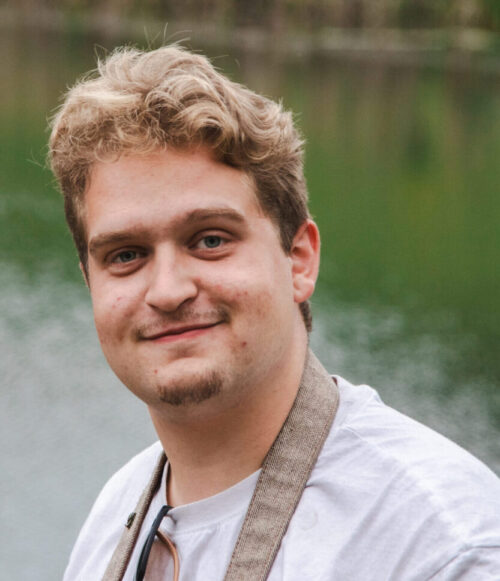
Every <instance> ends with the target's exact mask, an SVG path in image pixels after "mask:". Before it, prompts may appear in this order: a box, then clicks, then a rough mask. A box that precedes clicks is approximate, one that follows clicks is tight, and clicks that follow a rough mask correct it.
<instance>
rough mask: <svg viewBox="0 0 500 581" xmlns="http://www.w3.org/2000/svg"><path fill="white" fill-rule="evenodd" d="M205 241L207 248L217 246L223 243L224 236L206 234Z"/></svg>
mask: <svg viewBox="0 0 500 581" xmlns="http://www.w3.org/2000/svg"><path fill="white" fill-rule="evenodd" d="M203 242H204V243H205V247H206V248H217V247H218V246H220V245H221V244H222V238H221V237H220V236H205V237H204V238H203Z"/></svg>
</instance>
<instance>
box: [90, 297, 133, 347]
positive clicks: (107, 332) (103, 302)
mask: <svg viewBox="0 0 500 581" xmlns="http://www.w3.org/2000/svg"><path fill="white" fill-rule="evenodd" d="M92 304H93V309H94V321H95V326H96V330H97V334H98V336H99V340H100V342H101V344H102V345H103V346H104V345H107V344H110V343H113V342H114V341H116V340H119V339H120V338H121V337H122V336H123V332H124V330H125V329H126V328H127V326H128V323H129V322H130V320H131V315H132V312H133V307H132V302H131V301H130V300H127V297H126V296H124V295H122V294H119V295H111V294H110V295H103V296H102V297H101V296H95V295H93V296H92Z"/></svg>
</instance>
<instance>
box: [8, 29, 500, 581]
mask: <svg viewBox="0 0 500 581" xmlns="http://www.w3.org/2000/svg"><path fill="white" fill-rule="evenodd" d="M3 32H4V34H3V36H2V38H1V39H0V47H1V50H2V54H3V55H5V57H4V60H3V77H2V91H0V103H1V107H0V128H1V136H2V139H1V145H0V147H1V149H0V154H1V157H0V176H1V177H0V240H1V247H2V255H1V257H0V284H1V293H0V348H1V352H2V358H1V376H0V377H1V378H2V381H1V384H0V397H1V407H0V430H1V441H2V443H3V446H4V452H3V455H2V471H1V474H2V476H1V479H0V492H1V498H2V501H1V508H0V511H1V516H2V523H3V527H4V541H3V542H2V544H1V546H0V561H1V562H2V575H3V576H4V577H5V578H6V579H14V578H15V579H17V580H24V579H26V580H32V579H37V580H39V581H44V580H47V581H48V580H53V579H57V578H60V577H61V575H62V571H63V569H64V566H65V563H66V561H67V558H68V554H69V550H70V548H71V546H72V544H73V542H74V540H75V536H76V534H77V531H78V529H79V527H80V526H81V524H82V521H83V519H84V517H85V515H86V513H87V512H88V510H89V508H90V506H91V503H92V501H93V499H94V498H95V495H96V494H97V492H98V490H99V489H100V487H101V485H102V484H103V482H104V481H105V480H106V478H107V477H108V476H109V475H110V474H111V473H112V472H113V471H114V470H116V469H117V468H118V467H119V466H120V465H121V464H122V463H123V462H124V461H125V460H126V459H128V458H129V457H130V456H131V455H132V454H134V453H136V452H139V451H140V450H141V449H142V448H143V447H144V446H145V445H147V444H148V443H150V442H152V441H153V440H154V438H155V436H154V433H153V430H152V428H151V427H150V422H149V418H148V416H147V412H146V410H145V409H144V407H143V406H142V404H141V403H140V402H138V401H136V400H135V398H134V397H133V396H132V395H130V394H129V393H128V392H127V390H126V389H125V388H124V387H123V386H121V385H120V383H119V382H118V380H117V379H115V378H114V376H113V374H112V373H111V371H110V370H109V369H108V368H107V366H106V363H105V361H104V359H103V357H102V355H101V353H100V349H99V346H98V342H97V339H96V336H95V332H94V329H93V324H92V314H91V307H90V302H89V297H88V293H87V291H86V289H85V287H84V285H83V283H82V281H81V278H80V274H79V271H78V268H77V261H76V256H75V252H74V250H73V248H72V244H71V240H70V236H69V234H68V233H67V232H66V229H65V225H64V219H63V215H62V208H61V201H60V199H59V196H58V194H57V193H56V192H55V190H54V188H53V183H52V178H51V176H50V173H49V172H48V171H47V170H46V169H44V168H43V162H44V155H45V142H46V139H47V132H46V129H45V127H46V119H47V116H48V115H49V114H50V112H51V111H52V110H53V108H54V107H55V106H56V104H57V102H58V97H59V95H60V93H61V92H62V91H63V90H64V88H65V87H66V85H67V84H70V83H72V82H73V81H74V79H75V78H76V77H77V76H78V75H80V74H82V73H83V72H85V71H87V70H88V69H90V68H91V67H92V66H93V61H94V47H95V45H96V43H98V44H100V45H105V46H108V47H110V46H111V45H110V44H109V43H108V44H107V45H106V41H105V40H103V39H98V40H96V39H93V38H86V37H82V36H76V35H66V36H61V35H50V34H43V33H41V32H38V33H36V32H34V31H30V32H29V33H26V34H20V33H16V34H10V33H6V31H3ZM209 53H211V54H212V56H218V55H221V54H226V55H227V54H228V52H227V51H226V52H224V51H213V50H212V51H209ZM217 63H218V65H219V66H220V67H221V68H222V69H223V70H224V71H226V72H228V73H230V75H231V76H232V77H233V78H235V79H238V80H241V81H243V82H245V83H246V84H248V85H249V86H250V87H252V88H253V89H256V90H259V91H261V92H263V93H265V94H267V95H270V96H272V97H275V98H282V99H283V101H284V103H285V105H286V106H287V107H289V108H291V109H292V110H293V111H294V112H295V113H296V117H297V121H298V123H299V125H300V127H301V128H302V130H303V132H304V134H305V136H306V138H307V161H306V172H307V178H308V183H309V189H310V194H311V207H312V211H313V214H314V215H315V217H316V219H317V222H318V224H319V226H320V230H321V232H322V237H323V252H322V271H321V277H320V281H319V285H318V290H317V292H316V295H315V298H314V301H313V308H314V317H315V331H314V333H313V336H312V343H313V346H314V348H315V349H316V351H317V352H318V353H319V355H320V357H321V359H322V360H323V362H324V363H325V364H326V366H327V367H328V369H329V370H330V371H331V372H334V373H338V374H341V375H343V376H345V377H346V378H348V379H350V380H351V381H353V382H359V383H361V382H363V383H369V384H371V385H373V386H374V387H376V388H377V389H378V390H379V392H380V393H381V395H382V397H383V399H384V400H385V401H386V402H388V403H389V404H391V405H393V406H394V407H396V408H397V409H399V410H401V411H403V412H405V413H407V414H409V415H411V416H412V417H414V418H416V419H419V420H421V421H423V422H424V423H426V424H428V425H430V426H432V427H433V428H435V429H437V430H438V431H440V432H442V433H444V434H446V435H448V436H449V437H451V438H452V439H454V440H455V441H458V442H459V443H460V444H461V445H463V446H464V447H466V448H467V449H469V450H471V451H472V452H473V453H474V454H476V455H477V456H479V457H480V458H481V459H483V460H484V461H485V462H487V463H488V464H489V465H490V466H491V467H492V468H493V469H494V470H495V471H496V472H497V473H500V444H499V436H500V391H499V386H500V358H499V357H498V328H499V324H500V310H499V309H498V297H499V296H500V269H499V267H498V265H499V263H500V229H499V224H500V196H499V195H498V194H499V193H500V188H499V182H500V179H499V178H500V166H499V164H498V159H500V79H499V78H498V77H496V76H489V77H488V76H484V75H480V74H475V73H474V72H473V71H471V72H469V73H467V74H465V73H462V74H453V73H451V72H446V71H443V70H439V69H437V68H436V69H429V68H427V69H426V68H411V69H406V68H401V67H395V66H388V65H384V64H382V63H378V64H377V63H375V62H370V63H366V64H364V63H363V62H357V63H356V62H349V61H346V60H345V59H344V60H342V59H329V60H328V59H325V60H318V59H315V60H311V59H309V58H307V56H306V55H303V56H300V55H295V57H294V58H293V60H292V59H290V60H287V59H284V58H282V57H281V58H278V57H273V56H272V55H264V54H261V55H258V54H244V53H238V54H235V53H234V51H231V57H229V56H224V57H220V58H218V59H217Z"/></svg>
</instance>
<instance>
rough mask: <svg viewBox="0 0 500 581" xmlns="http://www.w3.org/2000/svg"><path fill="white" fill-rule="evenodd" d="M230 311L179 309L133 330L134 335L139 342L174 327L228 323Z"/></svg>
mask: <svg viewBox="0 0 500 581" xmlns="http://www.w3.org/2000/svg"><path fill="white" fill-rule="evenodd" d="M229 319H230V317H229V311H228V310H227V309H226V308H225V307H223V306H218V307H215V308H213V309H209V310H207V311H200V310H198V309H193V308H192V307H186V308H183V309H179V310H177V311H175V312H174V313H168V314H166V313H163V314H158V315H157V316H156V317H155V319H154V320H152V321H147V322H144V323H141V324H139V325H137V326H136V327H135V329H133V331H132V332H133V334H134V336H135V339H136V340H137V341H141V340H143V339H145V338H147V337H151V336H152V335H156V334H157V333H162V332H163V331H164V330H165V329H168V328H169V327H170V326H173V325H190V326H191V325H192V326H197V325H207V324H215V323H228V322H229Z"/></svg>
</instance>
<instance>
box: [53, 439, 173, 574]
mask: <svg viewBox="0 0 500 581" xmlns="http://www.w3.org/2000/svg"><path fill="white" fill-rule="evenodd" d="M161 452H162V448H161V444H160V443H159V442H156V443H155V444H153V445H152V446H150V447H148V448H146V449H145V450H143V451H142V452H141V453H140V454H137V455H136V456H134V457H133V458H132V459H131V460H130V461H129V462H127V464H125V465H124V466H123V467H122V468H121V469H120V470H118V472H116V473H115V474H114V475H113V476H112V477H111V478H110V479H109V480H108V482H107V483H106V485H105V486H104V488H103V489H102V491H101V492H100V494H99V496H98V497H97V499H96V501H95V503H94V506H93V507H92V509H91V511H90V514H89V516H88V517H87V520H86V521H85V524H84V525H83V527H82V529H81V531H80V534H79V535H78V539H77V541H76V544H75V546H74V547H73V551H72V553H71V557H70V561H69V564H68V567H67V569H66V572H65V576H64V579H65V580H70V579H71V581H75V580H80V579H81V580H83V579H87V578H89V577H86V575H91V577H93V578H100V577H99V575H101V576H102V574H103V573H104V571H105V569H106V567H107V565H108V563H109V560H110V559H111V556H112V553H113V551H114V549H115V547H116V545H117V543H118V541H119V539H120V536H121V534H122V532H123V527H124V525H125V523H126V521H127V517H128V515H129V514H130V513H131V512H132V511H133V510H134V509H135V507H136V505H137V502H138V500H139V497H140V496H141V494H142V492H143V490H144V488H145V487H146V485H147V484H148V482H149V480H150V478H151V474H152V471H153V469H154V467H155V465H156V463H157V461H158V458H159V456H160V454H161ZM98 572H99V575H97V573H98Z"/></svg>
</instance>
